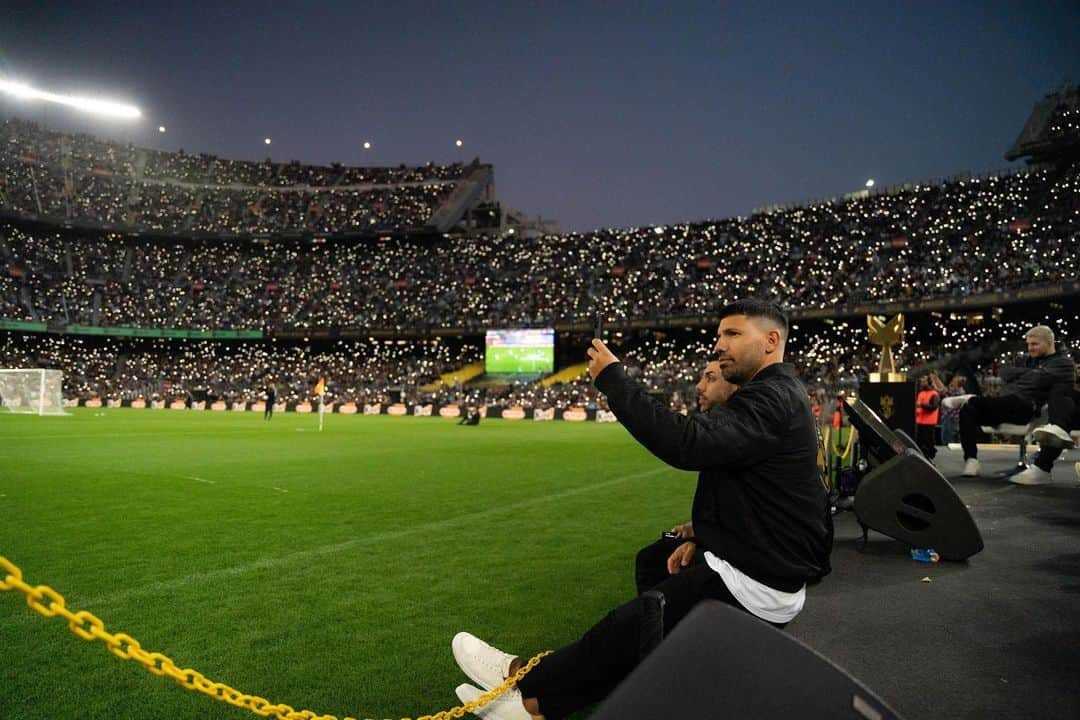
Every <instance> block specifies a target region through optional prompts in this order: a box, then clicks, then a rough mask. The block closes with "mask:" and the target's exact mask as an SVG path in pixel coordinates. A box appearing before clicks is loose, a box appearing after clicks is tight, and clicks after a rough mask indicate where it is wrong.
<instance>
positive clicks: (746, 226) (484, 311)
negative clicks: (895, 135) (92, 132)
mask: <svg viewBox="0 0 1080 720" xmlns="http://www.w3.org/2000/svg"><path fill="white" fill-rule="evenodd" d="M1070 97H1071V96H1070ZM1040 107H1041V106H1040ZM1043 114H1044V115H1046V117H1045V118H1043V119H1044V120H1045V121H1046V122H1045V123H1044V125H1045V126H1046V130H1045V132H1046V133H1051V135H1053V133H1052V132H1051V131H1052V129H1053V128H1058V129H1059V130H1060V128H1065V131H1068V132H1065V131H1061V132H1065V134H1066V135H1068V136H1069V137H1072V135H1075V132H1072V130H1070V128H1072V127H1073V126H1074V125H1075V114H1074V110H1073V105H1069V104H1068V103H1057V104H1054V105H1053V106H1052V107H1050V109H1049V110H1047V111H1046V112H1045V113H1043ZM1040 117H1042V115H1040ZM1040 127H1041V126H1040ZM1053 132H1058V130H1054V131H1053ZM1061 132H1058V134H1059V135H1060V134H1061ZM1069 133H1072V134H1071V135H1070V134H1069ZM1039 137H1043V136H1042V135H1040V136H1039ZM490 173H491V168H490V166H484V165H480V164H479V163H474V164H473V165H471V166H461V165H451V166H439V165H427V166H424V167H412V168H410V167H398V168H351V167H344V166H339V165H334V166H329V167H322V166H307V165H300V164H298V163H271V162H269V161H267V162H262V163H254V162H241V161H231V160H224V159H221V158H217V157H213V156H208V155H188V154H186V153H183V152H179V153H167V152H162V151H157V150H148V149H144V148H136V147H132V146H127V145H121V144H116V143H109V142H104V141H100V140H97V139H95V138H93V137H90V136H87V135H64V134H61V133H56V132H52V131H48V130H45V129H42V128H40V127H39V126H37V125H35V124H33V123H27V122H23V121H20V120H9V121H7V122H5V123H3V124H2V125H0V182H2V184H0V216H2V217H3V218H4V219H2V220H0V340H2V342H3V345H2V350H0V364H2V365H7V366H15V367H19V366H35V367H36V366H44V367H59V368H61V369H64V370H65V373H66V376H67V380H66V382H67V386H66V387H67V391H68V392H69V393H71V395H72V396H73V397H79V398H83V399H86V398H89V397H92V396H98V397H108V398H120V399H126V400H130V399H133V398H134V397H183V396H186V395H188V394H190V392H191V390H192V389H194V388H198V390H199V391H200V392H201V393H207V394H209V395H211V396H213V397H219V398H223V399H228V400H234V401H248V400H251V399H253V398H254V397H255V394H256V393H257V391H258V387H259V383H260V382H261V379H262V378H263V377H265V376H266V375H268V374H270V375H273V376H275V377H277V378H281V379H282V381H283V382H284V383H285V384H286V385H287V388H285V389H283V391H282V397H285V398H288V399H290V400H291V401H296V400H298V399H301V398H303V397H305V396H306V395H305V394H306V393H307V392H308V387H307V386H308V383H309V381H310V379H311V376H312V375H313V374H317V373H324V374H326V375H328V376H329V377H331V378H332V381H331V387H332V389H333V392H334V393H335V394H336V397H337V398H340V399H348V400H351V401H354V402H357V403H364V402H368V401H380V402H384V401H386V399H387V398H388V397H389V395H388V394H389V393H390V392H391V391H392V390H391V389H393V392H394V393H396V395H397V398H398V399H400V398H401V397H403V396H402V394H401V393H402V392H404V393H406V394H407V395H408V400H409V401H410V402H436V403H444V402H451V401H477V400H483V401H485V402H490V403H497V404H505V405H507V406H517V405H520V406H522V407H526V408H533V407H567V406H569V405H591V406H595V404H596V396H595V392H594V391H593V390H592V389H591V387H590V386H589V385H588V383H586V382H583V381H580V380H578V381H571V382H560V381H561V380H564V379H565V378H562V377H558V376H557V377H553V378H552V379H551V381H550V382H547V383H545V384H543V385H536V384H533V383H509V384H507V383H499V382H495V383H487V384H485V385H484V386H483V387H481V386H480V385H479V384H478V383H476V382H475V379H476V378H475V376H476V375H478V374H479V372H477V371H475V368H476V367H477V366H476V365H475V364H476V363H477V362H478V361H480V359H481V357H482V351H483V348H482V346H481V344H480V340H479V339H478V333H481V332H482V331H483V330H485V329H487V328H490V327H511V326H521V327H538V326H548V327H555V328H556V329H557V330H559V332H560V349H559V352H560V354H561V358H560V362H559V367H567V366H572V365H575V364H577V363H580V362H581V357H580V353H579V350H580V348H581V347H583V346H584V344H585V343H586V342H587V336H586V335H585V334H584V333H585V332H586V331H587V330H588V328H589V327H591V325H592V320H593V318H594V317H595V314H596V313H597V312H599V313H602V314H603V315H604V316H606V318H608V321H609V322H608V323H607V325H608V327H609V328H610V329H611V331H612V332H613V333H617V334H618V335H619V336H621V337H618V338H617V342H616V344H617V345H619V346H620V347H621V348H623V350H624V351H625V352H626V353H627V354H628V356H629V357H631V358H632V359H633V360H634V361H635V362H637V363H640V364H642V365H643V368H642V367H637V368H635V369H634V372H635V373H644V375H643V377H644V378H645V379H646V380H647V381H648V382H649V383H650V384H651V385H652V386H653V387H654V388H655V389H656V391H657V392H658V393H663V394H665V395H667V396H668V397H669V398H670V399H671V401H672V403H673V404H675V405H676V406H679V405H686V404H688V403H690V402H692V392H693V389H692V386H693V384H694V382H695V381H696V377H697V372H698V370H699V368H700V364H701V362H702V359H703V358H704V356H705V355H706V354H707V351H708V347H709V346H711V338H710V333H711V331H712V328H711V327H710V325H711V324H712V321H711V320H710V318H709V316H710V314H711V313H713V312H714V311H715V310H716V309H717V308H718V307H720V306H721V305H723V304H724V303H725V302H727V301H729V300H731V299H733V298H736V297H741V296H761V297H766V298H770V299H774V300H776V301H778V302H780V303H782V304H784V305H785V306H787V307H788V308H789V309H791V310H792V311H793V315H794V317H796V318H797V319H798V321H799V322H800V323H801V324H802V325H803V326H804V327H813V328H814V332H813V334H812V335H809V336H807V337H806V339H805V340H804V341H802V342H793V345H792V352H793V354H794V357H795V361H796V363H797V364H798V365H799V366H800V368H801V370H802V372H803V373H804V377H805V378H806V379H807V380H808V382H810V383H811V384H813V385H814V386H815V387H816V388H817V391H820V392H822V393H829V392H832V391H834V390H835V389H836V388H839V387H844V386H848V385H852V386H853V385H854V384H855V383H857V382H858V381H859V378H860V377H862V376H863V375H864V373H865V371H866V370H868V369H870V368H863V367H861V366H860V365H859V361H860V360H859V359H860V358H867V357H873V351H872V349H871V348H869V347H868V346H867V345H866V342H865V339H864V335H865V330H864V329H863V328H862V326H861V324H859V323H855V324H854V325H852V324H851V323H850V322H848V321H845V320H844V318H845V317H852V316H856V315H859V314H861V313H866V312H877V311H879V309H880V311H882V312H884V311H892V312H895V311H900V310H904V311H908V312H922V313H924V316H923V317H924V324H925V325H926V326H927V327H928V328H930V329H932V328H938V329H941V328H946V329H949V332H948V333H946V334H936V335H935V334H934V332H932V331H931V330H928V332H929V334H927V335H924V336H923V337H922V338H921V339H919V341H918V342H919V343H922V344H921V345H919V344H916V345H909V346H908V348H907V353H908V356H907V357H906V358H904V359H903V361H902V362H901V361H900V360H898V363H900V364H905V365H906V366H910V367H915V366H918V364H919V363H920V362H923V361H925V360H927V359H929V358H930V357H932V356H933V355H934V353H938V354H941V353H948V352H950V351H955V350H956V349H958V348H959V347H961V345H960V343H962V342H968V341H974V340H978V339H980V338H979V337H976V336H977V331H979V330H980V329H983V330H986V329H987V328H989V330H987V332H989V333H990V334H991V335H993V334H994V333H997V332H999V331H1000V332H1003V333H1005V332H1006V331H1007V333H1006V334H1008V333H1014V331H1015V332H1018V327H1019V325H1017V324H1016V323H1017V322H1019V321H1013V320H1010V321H1008V322H1011V323H1013V324H1012V325H1008V323H1007V322H1006V321H1005V320H1002V319H1001V318H999V317H988V318H985V319H984V320H983V321H981V323H977V324H975V325H968V324H967V323H969V322H970V318H971V317H972V315H973V313H974V311H969V310H970V309H971V308H979V307H984V306H993V305H998V304H1000V303H1001V302H1007V303H1023V302H1028V303H1035V304H1036V305H1035V307H1036V308H1037V312H1036V314H1040V315H1041V316H1046V317H1048V318H1050V319H1051V320H1053V321H1058V323H1059V325H1058V328H1059V330H1061V331H1064V332H1063V335H1064V336H1068V335H1069V334H1072V335H1075V334H1076V331H1075V328H1074V326H1073V323H1075V320H1076V319H1075V318H1072V317H1067V316H1066V315H1067V314H1065V313H1060V312H1056V311H1054V310H1053V308H1052V307H1051V306H1050V305H1047V303H1051V304H1052V303H1054V302H1055V301H1057V300H1060V299H1062V298H1067V297H1072V296H1074V295H1075V294H1076V292H1077V291H1078V289H1080V282H1078V276H1080V272H1078V268H1080V258H1078V256H1077V253H1076V248H1077V246H1078V245H1080V242H1078V240H1080V238H1078V234H1080V232H1078V231H1080V166H1078V165H1077V164H1076V163H1070V162H1066V163H1057V164H1046V165H1040V166H1034V167H1030V168H1028V169H1024V170H1019V171H1013V172H1006V173H997V174H990V175H986V176H982V177H970V176H965V177H956V178H952V179H949V180H945V181H940V182H933V183H919V184H912V185H906V186H902V187H894V188H884V189H881V190H879V191H875V192H873V193H867V192H860V193H856V194H853V195H851V196H847V197H843V198H834V199H829V200H824V201H817V202H813V203H808V204H804V205H796V206H789V207H783V208H781V207H773V208H770V209H768V210H765V211H761V212H755V213H754V214H752V215H751V216H750V217H745V218H743V217H736V218H728V219H722V220H711V221H704V222H696V223H687V224H679V225H672V226H667V227H647V228H623V229H615V228H608V229H601V230H597V231H594V232H590V233H584V234H580V233H569V234H559V235H546V236H543V237H539V238H527V237H523V236H521V235H498V234H482V233H480V234H471V235H470V234H459V233H455V234H453V235H444V234H441V233H435V232H432V230H433V228H431V227H428V228H427V230H428V231H427V232H424V233H422V234H409V233H408V232H403V231H406V230H409V229H416V228H418V227H421V226H423V225H424V223H426V222H427V221H428V220H429V219H430V218H431V217H433V216H434V215H435V214H439V213H442V214H443V215H445V216H446V217H447V218H451V217H452V216H454V215H455V213H456V212H457V211H454V212H449V211H446V208H447V206H448V204H452V203H450V202H449V200H448V199H449V198H450V197H451V196H455V197H456V198H457V199H456V200H454V201H453V202H456V203H458V205H460V206H462V207H464V206H466V205H469V204H470V203H474V202H476V201H477V192H478V191H477V188H479V187H480V186H481V185H484V186H485V187H490V182H489V181H490ZM473 177H480V178H484V179H482V180H480V181H475V180H470V178H473ZM470 182H471V183H473V184H472V185H468V186H467V184H468V183H470ZM444 211H445V212H444ZM457 217H460V213H458V214H457ZM384 232H387V233H390V234H388V235H382V234H381V233H384ZM298 233H299V234H298ZM1040 303H1041V304H1040ZM930 311H935V312H936V313H937V314H936V315H931V314H926V313H929V312H930ZM957 313H959V314H957ZM953 315H955V317H956V318H959V319H955V320H950V319H949V318H950V316H953ZM1013 315H1015V313H1014V314H1013ZM1013 315H1010V317H1012V316H1013ZM1055 315H1056V317H1055ZM965 318H967V319H965ZM829 323H832V324H829ZM1014 326H1015V327H1014ZM150 333H156V334H157V335H159V336H160V335H164V336H165V337H161V338H159V339H156V340H149V339H145V340H140V339H137V338H135V339H132V338H131V337H130V336H133V335H134V336H138V335H145V334H150ZM575 333H578V334H575ZM973 333H975V334H974V335H973ZM91 334H93V335H104V336H105V337H88V335H91ZM172 335H181V336H183V335H193V336H197V337H198V338H199V339H196V340H189V341H183V340H179V339H175V338H173V339H170V336H172ZM211 337H216V338H218V339H220V338H222V337H229V338H230V339H229V340H228V341H222V342H218V341H212V340H210V339H208V338H211ZM798 337H799V335H798V333H796V335H795V337H794V338H793V341H794V340H795V339H797V338H798ZM987 337H989V335H987V336H985V337H982V338H981V339H983V340H985V339H986V338H987ZM1010 337H1013V336H1010ZM1015 337H1019V335H1018V334H1015ZM244 338H246V340H244ZM575 342H576V343H577V344H575ZM575 353H577V354H575ZM470 363H471V364H472V365H470ZM463 366H469V367H472V368H474V370H473V371H470V372H469V373H466V374H464V375H461V376H459V377H458V379H457V380H456V381H451V382H445V381H443V382H440V376H443V375H447V376H448V377H454V375H453V373H454V372H455V371H457V370H460V369H461V368H462V367H463ZM984 384H987V385H988V386H989V387H991V389H992V386H993V384H994V374H993V372H992V370H991V371H988V372H987V375H986V377H985V378H984Z"/></svg>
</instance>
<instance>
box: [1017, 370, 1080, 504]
mask: <svg viewBox="0 0 1080 720" xmlns="http://www.w3.org/2000/svg"><path fill="white" fill-rule="evenodd" d="M1048 405H1049V411H1050V412H1049V415H1050V417H1049V419H1050V422H1049V423H1047V424H1046V425H1043V426H1042V427H1040V428H1036V429H1035V430H1034V431H1033V432H1032V433H1031V435H1032V437H1033V438H1035V440H1036V441H1037V442H1038V443H1039V454H1038V455H1036V456H1035V460H1034V462H1032V464H1031V467H1029V468H1027V469H1026V470H1024V471H1023V472H1020V473H1017V474H1016V475H1013V476H1012V477H1011V478H1009V480H1010V482H1014V483H1017V484H1019V485H1043V484H1045V483H1048V482H1050V471H1051V470H1052V469H1053V467H1054V461H1055V460H1057V459H1058V457H1059V456H1060V455H1061V453H1063V452H1064V451H1065V450H1067V449H1068V448H1071V447H1072V446H1073V445H1074V443H1073V439H1072V435H1070V432H1071V431H1073V430H1076V429H1080V391H1078V390H1077V389H1076V385H1075V384H1072V383H1070V384H1069V385H1060V386H1058V387H1055V388H1054V389H1053V390H1052V391H1051V393H1050V402H1049V403H1048ZM1077 466H1078V474H1080V463H1077Z"/></svg>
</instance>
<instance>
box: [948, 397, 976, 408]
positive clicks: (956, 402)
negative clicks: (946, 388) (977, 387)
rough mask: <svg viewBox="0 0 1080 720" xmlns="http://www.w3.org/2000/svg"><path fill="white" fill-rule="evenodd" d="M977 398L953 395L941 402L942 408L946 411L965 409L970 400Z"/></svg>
mask: <svg viewBox="0 0 1080 720" xmlns="http://www.w3.org/2000/svg"><path fill="white" fill-rule="evenodd" d="M973 397H975V396H974V395H953V396H952V397H947V398H945V399H944V400H942V401H941V407H943V408H945V409H946V410H955V409H956V408H961V407H964V405H965V404H966V403H967V401H968V400H970V399H971V398H973Z"/></svg>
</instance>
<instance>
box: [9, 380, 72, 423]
mask: <svg viewBox="0 0 1080 720" xmlns="http://www.w3.org/2000/svg"><path fill="white" fill-rule="evenodd" d="M63 385H64V373H63V371H61V370H43V369H17V368H0V413H20V414H26V415H67V413H66V412H65V411H64V395H63Z"/></svg>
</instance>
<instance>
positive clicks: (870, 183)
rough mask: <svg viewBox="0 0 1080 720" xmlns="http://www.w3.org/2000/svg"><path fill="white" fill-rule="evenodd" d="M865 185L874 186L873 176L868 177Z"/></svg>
mask: <svg viewBox="0 0 1080 720" xmlns="http://www.w3.org/2000/svg"><path fill="white" fill-rule="evenodd" d="M866 187H868V188H872V187H874V178H870V179H869V180H867V181H866Z"/></svg>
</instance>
